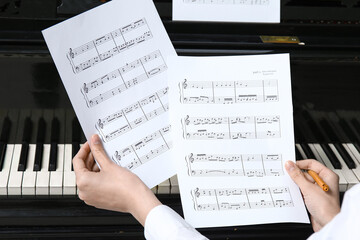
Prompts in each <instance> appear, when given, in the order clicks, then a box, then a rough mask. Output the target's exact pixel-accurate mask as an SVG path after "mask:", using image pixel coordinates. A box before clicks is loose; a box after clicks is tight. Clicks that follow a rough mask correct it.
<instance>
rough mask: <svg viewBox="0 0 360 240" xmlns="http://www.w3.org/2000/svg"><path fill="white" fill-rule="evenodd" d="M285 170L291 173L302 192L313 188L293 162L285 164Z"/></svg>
mask: <svg viewBox="0 0 360 240" xmlns="http://www.w3.org/2000/svg"><path fill="white" fill-rule="evenodd" d="M285 169H286V171H287V172H288V173H289V175H290V177H291V179H292V180H293V181H294V182H295V183H296V184H297V185H298V186H299V188H300V189H301V192H303V193H304V190H305V191H306V189H308V188H310V187H311V185H312V184H311V183H310V182H309V181H308V180H307V179H306V177H305V175H304V173H303V172H302V171H301V170H300V168H298V166H296V164H295V163H294V162H292V161H287V162H286V163H285Z"/></svg>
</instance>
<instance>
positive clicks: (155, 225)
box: [145, 205, 208, 240]
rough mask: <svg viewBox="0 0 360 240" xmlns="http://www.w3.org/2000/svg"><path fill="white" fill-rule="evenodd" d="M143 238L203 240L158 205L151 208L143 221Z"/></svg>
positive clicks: (188, 225)
mask: <svg viewBox="0 0 360 240" xmlns="http://www.w3.org/2000/svg"><path fill="white" fill-rule="evenodd" d="M145 238H146V239H148V240H169V239H176V240H183V239H184V240H185V239H189V240H205V239H208V238H206V237H204V236H203V235H201V234H200V233H199V232H198V231H196V229H195V228H193V227H192V226H191V225H190V224H188V223H187V222H186V221H185V220H184V219H183V218H182V217H180V216H179V214H177V213H176V212H175V211H174V210H172V209H171V208H169V207H167V206H165V205H160V206H157V207H155V208H153V209H152V210H151V211H150V212H149V214H148V216H147V217H146V220H145Z"/></svg>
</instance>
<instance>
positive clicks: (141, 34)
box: [67, 18, 153, 74]
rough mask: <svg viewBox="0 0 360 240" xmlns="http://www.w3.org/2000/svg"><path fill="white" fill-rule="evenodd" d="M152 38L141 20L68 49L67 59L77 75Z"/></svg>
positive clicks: (146, 25)
mask: <svg viewBox="0 0 360 240" xmlns="http://www.w3.org/2000/svg"><path fill="white" fill-rule="evenodd" d="M152 37H153V36H152V32H151V30H150V28H149V26H148V24H147V22H146V19H145V18H143V19H140V20H137V21H135V22H132V23H131V24H128V25H126V26H124V27H121V28H118V29H116V30H114V31H112V32H110V33H107V34H105V35H104V36H101V37H99V38H97V39H95V40H93V41H90V42H88V43H85V44H83V45H82V46H79V47H76V48H70V49H69V52H68V53H67V58H68V60H69V61H70V64H71V67H72V69H73V72H74V73H75V74H77V73H80V72H82V71H84V70H86V69H89V68H90V67H92V66H94V65H96V64H98V63H100V62H102V61H105V60H106V59H109V58H111V57H113V56H115V55H117V54H119V53H121V52H123V51H125V50H127V49H129V48H131V47H134V46H136V45H138V44H140V43H142V42H145V41H147V40H149V39H151V38H152Z"/></svg>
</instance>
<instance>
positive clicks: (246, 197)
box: [191, 187, 294, 211]
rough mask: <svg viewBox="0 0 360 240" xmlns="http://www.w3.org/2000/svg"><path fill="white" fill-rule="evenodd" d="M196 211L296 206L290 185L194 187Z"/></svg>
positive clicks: (193, 195) (193, 194)
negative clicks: (219, 187)
mask: <svg viewBox="0 0 360 240" xmlns="http://www.w3.org/2000/svg"><path fill="white" fill-rule="evenodd" d="M191 194H192V197H193V202H194V209H195V211H228V210H243V209H258V208H282V207H294V203H293V201H292V197H291V193H290V190H289V188H288V187H270V188H269V187H266V188H221V189H199V188H196V189H193V190H192V192H191Z"/></svg>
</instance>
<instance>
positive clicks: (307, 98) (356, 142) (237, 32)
mask: <svg viewBox="0 0 360 240" xmlns="http://www.w3.org/2000/svg"><path fill="white" fill-rule="evenodd" d="M105 2H106V0H103V1H101V0H77V1H73V0H0V239H143V238H144V237H143V228H142V227H141V225H139V224H138V223H137V222H136V221H135V220H134V219H133V218H132V216H130V215H129V214H123V213H117V212H111V211H104V210H99V209H95V208H93V207H89V206H86V205H85V204H84V203H82V202H81V201H80V200H79V199H78V197H77V195H76V185H75V183H74V181H73V171H72V166H71V158H72V156H73V154H74V153H76V152H77V150H78V149H79V146H80V144H81V143H83V142H84V141H85V138H84V136H83V133H82V131H81V129H80V128H79V124H78V121H77V119H76V116H75V114H74V112H73V110H72V107H71V104H70V101H69V99H68V97H67V94H66V92H65V90H64V87H63V85H62V82H61V80H60V78H59V75H58V73H57V71H56V68H55V66H54V63H53V61H52V59H51V56H50V54H49V52H48V49H47V47H46V45H45V42H44V40H43V38H42V35H41V32H40V31H41V30H42V29H45V28H47V27H49V26H52V25H54V24H56V23H58V22H61V21H63V20H65V19H67V18H70V17H72V16H74V15H77V14H79V13H81V12H84V11H86V10H88V9H91V8H93V7H96V6H98V5H100V4H104V3H105ZM154 2H155V4H156V7H157V9H158V11H159V14H160V16H161V18H162V20H163V23H164V25H165V27H166V29H167V31H168V33H169V35H170V38H171V40H172V42H173V44H174V46H175V48H176V51H177V53H178V54H179V55H189V56H209V55H218V56H220V55H248V54H268V53H269V54H270V53H290V56H291V74H292V91H293V92H292V94H293V104H294V121H295V137H296V146H294V147H295V149H296V157H297V159H305V158H315V159H317V160H318V161H320V162H322V163H324V164H325V165H327V166H328V167H329V168H331V169H333V170H334V171H335V172H336V173H338V174H339V176H340V191H341V194H343V193H344V192H345V191H346V190H347V189H349V188H351V187H352V186H353V185H355V184H357V183H358V182H359V180H360V1H358V0H342V1H341V0H311V1H308V0H282V1H281V23H280V24H249V23H247V24H244V23H215V22H212V23H205V22H203V23H202V22H173V21H172V20H171V19H172V18H171V12H172V4H171V0H154ZM264 39H270V40H271V41H266V40H264ZM34 176H35V177H34ZM153 191H154V192H156V194H157V196H158V197H159V199H160V200H161V201H162V202H163V203H164V204H167V205H169V206H170V207H171V208H173V209H174V210H175V211H177V212H179V213H180V214H182V209H181V203H180V197H179V193H178V192H179V190H178V185H177V182H176V179H169V180H168V181H167V182H165V183H163V184H160V185H159V186H157V187H156V188H154V189H153ZM239 214H241V213H239ZM200 232H201V233H203V234H204V235H205V236H207V237H208V238H210V239H272V238H274V239H275V238H276V239H306V238H307V237H308V236H309V235H310V234H311V233H312V228H311V226H310V225H308V224H295V223H283V224H264V225H254V226H235V227H222V228H207V229H200Z"/></svg>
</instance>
